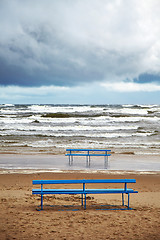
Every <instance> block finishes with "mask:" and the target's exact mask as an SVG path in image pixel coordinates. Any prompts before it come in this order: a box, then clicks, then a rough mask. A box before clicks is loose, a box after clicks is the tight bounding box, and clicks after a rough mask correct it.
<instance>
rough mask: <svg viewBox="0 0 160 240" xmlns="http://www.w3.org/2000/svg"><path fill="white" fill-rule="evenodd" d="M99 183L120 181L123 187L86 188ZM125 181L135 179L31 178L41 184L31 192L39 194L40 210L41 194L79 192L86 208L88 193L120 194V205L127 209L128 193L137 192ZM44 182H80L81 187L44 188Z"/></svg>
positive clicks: (36, 183)
mask: <svg viewBox="0 0 160 240" xmlns="http://www.w3.org/2000/svg"><path fill="white" fill-rule="evenodd" d="M96 183H97V184H100V183H108V184H111V183H121V184H124V186H123V188H114V189H110V188H104V189H98V188H86V184H96ZM127 183H136V180H135V179H83V180H33V185H41V188H39V189H33V190H32V194H39V195H41V210H43V195H45V194H80V195H81V205H82V206H84V209H86V196H87V195H88V194H112V193H113V194H115V193H119V194H122V206H127V209H131V208H130V207H129V198H130V193H138V191H135V190H133V189H131V188H127ZM44 184H52V185H54V184H60V185H63V184H81V187H79V188H76V189H72V188H64V189H46V188H45V189H44V188H43V185H44ZM124 194H127V195H128V203H127V205H124Z"/></svg>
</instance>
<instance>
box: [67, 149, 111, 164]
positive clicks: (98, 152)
mask: <svg viewBox="0 0 160 240" xmlns="http://www.w3.org/2000/svg"><path fill="white" fill-rule="evenodd" d="M66 152H67V153H66V156H68V157H69V165H70V166H71V165H72V164H73V157H74V156H86V166H90V157H91V156H104V163H105V166H106V167H107V166H108V157H109V156H111V154H110V153H108V152H111V150H107V149H72V148H70V149H66Z"/></svg>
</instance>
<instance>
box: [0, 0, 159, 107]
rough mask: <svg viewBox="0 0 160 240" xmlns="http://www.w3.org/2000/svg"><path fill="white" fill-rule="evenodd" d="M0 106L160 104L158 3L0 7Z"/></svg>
mask: <svg viewBox="0 0 160 240" xmlns="http://www.w3.org/2000/svg"><path fill="white" fill-rule="evenodd" d="M0 103H53V104H54V103H73V104H74V103H75V104H77V103H80V104H83V103H87V104H96V103H97V104H118V103H120V104H123V103H126V104H127V103H128V104H130V103H133V104H138V103H139V104H150V103H153V104H154V103H155V104H160V1H159V0H141V1H139V0H58V1H57V0H45V1H44V0H34V1H33V0H10V1H9V0H0Z"/></svg>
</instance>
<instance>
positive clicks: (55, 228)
mask: <svg viewBox="0 0 160 240" xmlns="http://www.w3.org/2000/svg"><path fill="white" fill-rule="evenodd" d="M83 178H86V179H87V178H88V179H93V178H97V179H101V178H107V179H111V178H135V179H136V180H137V183H136V184H133V185H129V186H130V187H132V188H134V189H135V190H138V191H139V193H138V194H131V199H130V206H131V207H133V208H134V210H126V211H120V210H116V211H113V210H107V211H105V210H96V209H95V208H94V207H92V206H91V204H92V205H94V204H117V205H118V204H119V203H120V202H121V196H120V195H119V194H115V195H103V194H102V195H94V196H93V195H91V197H90V198H88V199H87V210H79V211H71V210H70V211H67V210H65V211H59V210H62V208H61V207H60V206H59V207H57V208H53V207H50V206H45V207H44V209H45V210H44V211H37V210H36V208H37V206H38V205H39V204H40V198H39V196H35V195H32V192H31V191H32V188H33V186H32V180H33V179H83ZM59 187H60V186H59ZM112 187H114V185H113V186H112ZM0 202H1V204H0V239H2V240H3V239H47V240H48V239H67V240H68V239H74V240H76V239H87V240H88V239H92V240H94V239H96V240H98V239H143V240H144V239H149V240H150V239H151V240H153V239H156V240H158V239H160V174H159V173H156V174H138V173H137V174H136V173H134V174H132V173H130V174H129V173H128V174H127V173H125V174H124V173H122V174H116V173H115V174H113V173H112V174H110V173H109V172H108V173H85V172H78V171H75V172H62V173H34V174H11V173H10V174H0ZM64 204H68V205H69V204H75V207H76V206H78V205H80V198H79V196H65V195H59V196H55V197H54V196H49V197H48V196H45V197H44V205H64ZM58 209H59V210H58Z"/></svg>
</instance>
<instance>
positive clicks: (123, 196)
mask: <svg viewBox="0 0 160 240" xmlns="http://www.w3.org/2000/svg"><path fill="white" fill-rule="evenodd" d="M122 206H124V194H123V193H122Z"/></svg>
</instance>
